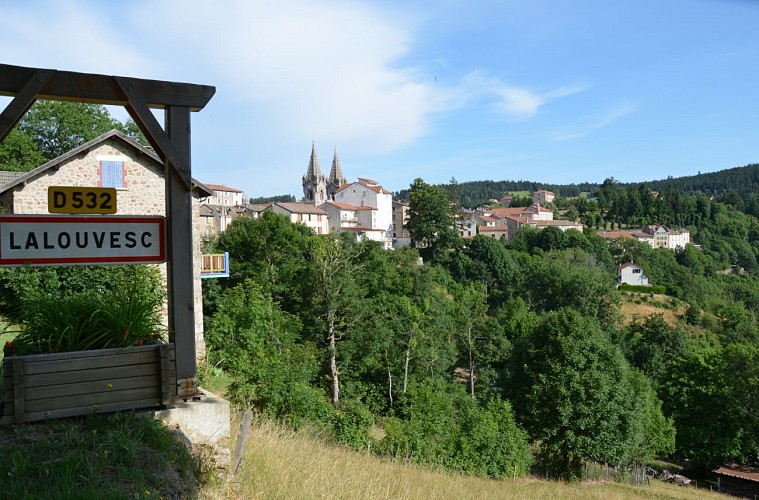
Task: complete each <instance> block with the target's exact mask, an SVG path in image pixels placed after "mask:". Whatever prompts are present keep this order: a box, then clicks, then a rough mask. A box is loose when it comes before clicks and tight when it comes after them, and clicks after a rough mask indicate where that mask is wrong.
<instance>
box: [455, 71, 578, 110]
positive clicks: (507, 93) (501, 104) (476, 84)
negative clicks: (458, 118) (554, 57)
mask: <svg viewBox="0 0 759 500" xmlns="http://www.w3.org/2000/svg"><path fill="white" fill-rule="evenodd" d="M587 88H588V86H587V85H572V86H563V87H558V88H555V89H552V90H548V91H545V92H538V91H536V90H532V89H529V88H526V87H518V86H515V85H510V84H507V83H505V82H503V81H502V80H501V79H500V78H497V77H493V76H487V75H485V74H483V73H482V72H479V71H476V72H473V73H470V74H469V75H467V76H466V77H465V78H464V79H463V82H462V89H461V94H462V95H465V96H468V99H486V100H492V102H491V103H490V104H491V106H492V108H493V109H494V110H495V111H496V112H497V113H499V114H502V115H503V116H505V117H507V118H510V119H513V120H525V119H528V118H532V117H534V116H535V115H537V114H538V112H539V111H540V108H541V107H543V106H545V105H547V104H549V103H551V102H552V101H555V100H557V99H560V98H562V97H566V96H570V95H572V94H577V93H579V92H583V91H585V90H587Z"/></svg>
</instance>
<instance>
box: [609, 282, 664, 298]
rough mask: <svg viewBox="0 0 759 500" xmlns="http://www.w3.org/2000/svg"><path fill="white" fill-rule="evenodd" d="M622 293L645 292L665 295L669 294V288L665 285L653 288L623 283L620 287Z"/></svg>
mask: <svg viewBox="0 0 759 500" xmlns="http://www.w3.org/2000/svg"><path fill="white" fill-rule="evenodd" d="M619 290H620V291H627V292H643V293H648V294H659V295H662V294H665V293H667V287H665V286H663V285H653V286H642V285H628V284H627V283H622V284H621V285H619Z"/></svg>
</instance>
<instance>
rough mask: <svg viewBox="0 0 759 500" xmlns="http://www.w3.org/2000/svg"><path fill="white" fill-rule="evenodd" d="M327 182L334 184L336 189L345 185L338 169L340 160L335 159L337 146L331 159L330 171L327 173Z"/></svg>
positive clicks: (341, 171) (341, 173) (341, 172)
mask: <svg viewBox="0 0 759 500" xmlns="http://www.w3.org/2000/svg"><path fill="white" fill-rule="evenodd" d="M329 182H331V183H332V184H336V185H337V186H338V187H340V186H341V185H343V184H344V183H345V177H343V169H342V168H340V158H338V157H337V146H335V156H334V158H333V159H332V170H330V172H329Z"/></svg>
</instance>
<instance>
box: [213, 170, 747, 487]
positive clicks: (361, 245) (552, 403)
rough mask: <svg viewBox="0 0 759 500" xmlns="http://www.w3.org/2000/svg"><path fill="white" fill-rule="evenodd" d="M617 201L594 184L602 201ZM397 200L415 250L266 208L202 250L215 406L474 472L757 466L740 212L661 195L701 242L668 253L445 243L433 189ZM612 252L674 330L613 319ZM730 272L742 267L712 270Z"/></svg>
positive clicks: (568, 237) (522, 236)
mask: <svg viewBox="0 0 759 500" xmlns="http://www.w3.org/2000/svg"><path fill="white" fill-rule="evenodd" d="M622 193H625V195H626V194H627V193H628V189H627V188H625V187H624V186H619V185H615V184H613V183H610V184H609V185H607V193H606V194H608V195H609V196H608V197H607V198H608V199H609V200H615V199H617V198H621V197H622ZM409 198H410V200H411V213H412V217H413V220H412V221H409V227H410V230H411V231H412V235H413V236H414V238H415V240H416V241H423V242H424V243H425V246H424V248H419V249H415V248H405V249H401V250H395V251H383V250H381V249H379V248H378V247H377V246H376V245H375V244H374V243H373V242H370V241H362V242H357V241H356V240H355V239H353V238H350V237H328V238H325V237H323V236H315V235H313V234H311V233H310V232H309V231H308V230H307V229H306V228H305V226H302V225H298V224H292V223H290V222H289V221H288V220H287V219H286V218H284V217H281V216H278V215H277V214H274V213H265V214H263V215H262V217H261V218H259V219H247V218H242V219H237V220H235V222H234V223H233V224H232V225H231V226H230V227H229V228H228V230H227V231H226V232H225V233H223V234H222V235H221V236H219V238H218V240H217V241H215V242H213V245H214V246H215V248H216V249H218V250H223V251H229V252H230V259H231V266H232V267H231V276H230V278H229V279H228V280H207V281H206V282H205V283H204V290H203V291H204V303H205V313H206V340H207V345H208V347H209V353H208V356H209V362H211V363H212V364H213V365H214V366H215V367H216V368H217V369H220V370H223V371H224V372H226V373H227V374H228V375H230V376H231V377H232V379H233V382H232V384H231V386H230V388H229V397H230V398H231V399H232V400H233V402H235V403H236V404H239V405H241V406H244V407H251V406H252V407H255V408H256V409H257V410H258V411H259V412H261V413H263V414H266V415H270V416H271V417H273V418H277V419H280V420H282V421H285V422H288V423H289V424H290V425H292V426H295V427H299V426H302V425H303V424H304V423H306V422H310V423H311V424H315V425H318V426H322V427H324V428H325V429H328V430H329V431H330V432H332V433H333V434H334V436H335V437H336V439H337V440H338V441H339V442H341V443H344V444H346V445H348V446H352V447H356V448H358V449H363V450H367V449H371V450H372V451H373V452H375V453H378V454H381V455H386V456H391V457H397V458H402V459H405V460H412V461H415V462H421V463H434V464H437V465H442V466H444V467H446V468H449V469H452V470H458V471H464V472H468V473H476V474H482V475H488V476H492V477H503V476H506V475H509V476H513V475H515V474H525V473H527V472H528V471H531V470H532V471H539V472H541V473H547V474H549V475H552V476H555V477H563V478H570V479H573V478H578V477H580V476H581V475H582V473H583V470H584V467H585V464H586V463H588V461H597V462H605V463H610V464H619V465H624V464H631V463H646V462H648V461H651V460H653V459H654V458H669V459H678V460H687V461H688V463H690V464H691V466H692V467H693V468H695V469H698V470H701V471H708V470H711V469H712V468H714V467H717V466H719V465H720V464H722V463H723V462H725V461H738V462H742V463H756V461H757V458H756V457H757V456H758V455H757V452H759V435H758V434H757V433H756V432H755V429H756V428H757V426H759V416H758V415H759V372H758V370H759V327H758V324H757V319H758V318H759V280H757V277H756V275H755V273H756V271H757V268H756V264H755V263H756V248H758V247H759V246H757V245H755V244H754V243H755V242H756V239H757V237H758V236H759V226H758V225H757V221H756V219H755V218H754V217H752V216H749V215H746V214H742V213H740V212H737V211H735V210H734V209H733V208H731V207H728V206H726V205H724V204H721V203H718V202H716V201H714V200H709V199H708V198H706V197H703V196H702V197H698V198H693V197H689V196H686V195H681V196H680V197H679V198H678V199H679V200H680V203H679V204H676V203H675V204H673V203H671V199H670V198H667V197H666V196H665V197H663V199H664V200H669V201H668V202H667V203H664V202H661V203H660V205H658V208H657V210H659V211H658V212H653V211H650V212H645V215H644V216H645V217H654V213H657V214H658V216H660V217H664V218H666V219H667V220H681V219H682V220H683V221H685V222H686V223H689V224H690V223H692V227H693V229H694V239H695V242H696V243H699V244H701V249H699V248H697V247H695V246H693V245H688V246H687V247H686V248H685V250H683V251H680V252H675V251H672V250H667V249H657V250H654V249H652V248H651V247H649V246H648V245H647V244H645V243H641V242H639V241H637V240H634V239H621V240H606V239H603V238H601V237H599V236H596V235H595V233H594V232H593V231H589V232H587V233H580V232H577V231H574V230H570V231H568V232H566V233H563V232H561V231H559V230H557V229H555V228H547V229H545V230H542V231H539V230H536V229H523V230H521V231H520V232H519V233H518V234H517V237H516V238H515V239H514V240H513V241H510V242H504V241H498V240H494V239H492V238H484V237H480V236H478V237H475V238H474V239H472V240H470V241H462V240H460V239H458V238H457V237H456V236H455V234H451V232H450V231H448V230H447V228H450V227H451V226H450V224H451V221H452V219H451V218H450V217H451V216H452V214H450V213H448V215H447V216H446V217H449V218H447V219H446V217H442V218H441V215H440V214H441V213H442V214H445V213H446V210H448V207H449V206H450V205H449V204H448V199H447V195H446V193H445V192H444V191H443V190H442V189H441V188H439V187H435V186H430V185H427V184H426V183H424V182H423V181H421V180H417V181H415V183H414V184H413V185H412V188H411V190H410V192H409ZM613 206H614V203H613V201H612V202H611V205H609V206H604V207H603V208H599V207H598V206H597V205H596V207H595V208H596V209H597V214H598V217H600V218H603V219H604V220H605V219H606V218H609V219H612V218H614V217H617V218H618V219H619V220H624V218H625V217H627V216H626V215H624V214H623V213H622V212H621V211H618V212H613V209H612V208H611V207H613ZM653 206H656V204H654V205H653ZM681 209H682V210H684V212H683V213H674V212H671V210H681ZM589 212H592V210H589ZM586 215H587V214H586ZM647 220H648V219H647ZM743 243H746V245H743ZM420 257H422V258H423V263H421V262H420V259H419V258H420ZM629 260H634V261H635V262H636V263H637V264H639V265H641V266H642V267H643V269H644V271H645V273H646V275H648V276H649V278H650V279H651V281H652V283H654V284H657V285H663V286H665V287H666V290H667V293H668V294H670V295H671V296H672V297H673V298H676V299H677V303H678V304H680V305H679V306H678V307H679V308H680V310H681V311H682V312H681V313H680V315H679V316H676V317H677V318H678V319H677V321H676V322H675V323H674V324H673V323H671V322H667V321H664V319H663V318H662V316H660V315H657V314H655V313H654V314H651V315H650V316H645V317H635V318H628V321H625V322H622V321H620V304H621V302H622V300H621V299H622V295H621V293H622V292H619V291H618V290H617V289H616V287H615V278H616V269H617V266H618V265H619V264H620V263H622V262H627V261H629ZM731 265H740V266H741V267H743V268H744V272H743V274H733V273H730V274H724V273H723V272H722V270H724V269H731V267H730V266H731ZM624 293H627V292H624ZM647 298H648V294H642V295H637V296H636V295H632V296H629V295H628V296H626V297H625V300H626V301H631V300H636V301H642V300H647ZM660 303H662V304H668V303H669V302H667V301H661V302H660ZM663 307H666V306H663Z"/></svg>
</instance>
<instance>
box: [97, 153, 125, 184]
mask: <svg viewBox="0 0 759 500" xmlns="http://www.w3.org/2000/svg"><path fill="white" fill-rule="evenodd" d="M99 170H100V187H110V188H116V189H124V188H126V179H125V177H126V176H125V171H124V161H123V160H100V169H99Z"/></svg>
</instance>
